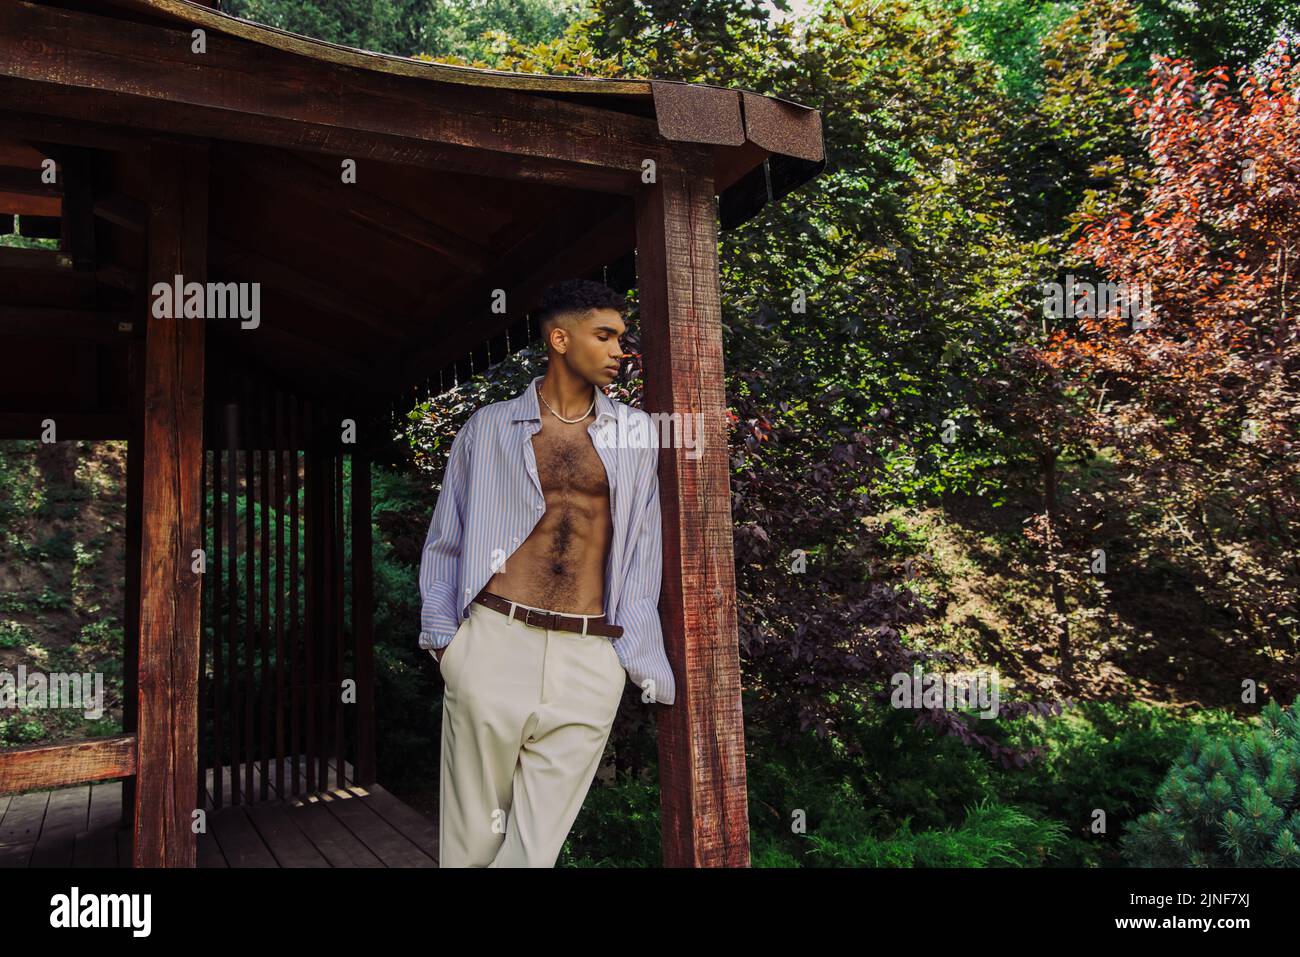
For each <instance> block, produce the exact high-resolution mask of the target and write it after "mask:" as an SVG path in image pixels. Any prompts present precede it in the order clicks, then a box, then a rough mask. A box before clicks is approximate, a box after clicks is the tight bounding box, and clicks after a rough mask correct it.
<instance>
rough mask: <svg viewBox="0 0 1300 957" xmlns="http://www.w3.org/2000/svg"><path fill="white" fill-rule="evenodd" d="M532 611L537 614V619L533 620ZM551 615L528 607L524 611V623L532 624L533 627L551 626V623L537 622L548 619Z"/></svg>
mask: <svg viewBox="0 0 1300 957" xmlns="http://www.w3.org/2000/svg"><path fill="white" fill-rule="evenodd" d="M534 613H535V614H536V615H537V619H538V620H537V621H536V622H535V621H533V615H534ZM552 617H553V616H552V615H551V614H550V613H549V612H545V611H537V609H535V608H529V609H527V610H526V611H525V612H524V624H525V625H532V626H534V627H535V628H553V627H554V626H553V625H551V624H539V622H546V621H549V619H550V618H552Z"/></svg>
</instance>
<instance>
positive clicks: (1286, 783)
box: [1121, 697, 1300, 867]
mask: <svg viewBox="0 0 1300 957" xmlns="http://www.w3.org/2000/svg"><path fill="white" fill-rule="evenodd" d="M1297 712H1300V697H1298V698H1297V699H1296V701H1295V702H1294V703H1293V704H1292V706H1291V709H1290V711H1284V710H1283V709H1282V708H1281V707H1279V706H1278V704H1277V702H1276V701H1271V702H1269V704H1268V706H1267V707H1265V708H1264V710H1263V712H1262V713H1261V715H1260V721H1259V724H1258V726H1256V727H1254V728H1252V729H1251V730H1249V731H1248V732H1246V733H1245V734H1241V735H1238V736H1236V737H1223V736H1220V737H1212V736H1211V735H1209V734H1207V733H1206V732H1205V731H1203V730H1201V729H1199V728H1198V729H1197V730H1196V731H1195V732H1194V733H1193V734H1192V736H1191V739H1190V740H1189V741H1188V743H1187V747H1186V748H1185V749H1184V751H1183V755H1182V757H1181V759H1180V760H1179V761H1178V763H1177V764H1175V766H1174V767H1173V768H1172V769H1171V770H1170V771H1169V774H1168V776H1166V778H1165V780H1164V783H1162V784H1161V785H1160V788H1159V789H1158V790H1157V792H1156V805H1157V806H1156V810H1154V811H1151V812H1148V813H1146V814H1143V815H1142V816H1141V817H1140V818H1138V820H1137V821H1136V822H1135V823H1134V824H1133V825H1132V826H1131V827H1130V828H1128V829H1126V833H1125V835H1124V837H1123V839H1122V841H1121V844H1122V846H1123V848H1124V854H1125V857H1126V858H1127V859H1128V860H1129V861H1130V863H1133V864H1135V865H1137V866H1141V867H1300V802H1298V801H1297V792H1298V791H1300V714H1298V713H1297Z"/></svg>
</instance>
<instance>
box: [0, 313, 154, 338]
mask: <svg viewBox="0 0 1300 957" xmlns="http://www.w3.org/2000/svg"><path fill="white" fill-rule="evenodd" d="M137 319H138V317H137V316H134V315H132V314H131V313H127V312H105V311H96V310H93V309H58V308H50V309H46V308H42V307H40V306H4V305H0V335H5V336H34V337H37V338H51V339H80V340H82V341H85V342H118V341H121V340H123V339H128V338H130V337H131V335H132V334H133V333H135V332H137V331H139V330H142V329H143V325H142V324H139V323H137V321H136V320H137Z"/></svg>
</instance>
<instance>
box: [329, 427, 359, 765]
mask: <svg viewBox="0 0 1300 957" xmlns="http://www.w3.org/2000/svg"><path fill="white" fill-rule="evenodd" d="M334 501H335V504H334V553H335V561H334V588H333V592H334V603H335V606H336V607H335V615H334V634H335V642H334V649H335V659H334V686H333V688H332V689H331V691H330V695H331V697H332V698H333V701H334V753H335V755H336V757H337V760H336V761H335V764H334V782H335V786H336V787H339V788H342V787H343V786H344V780H343V767H344V760H345V759H346V754H345V753H344V751H345V749H346V745H347V738H346V736H345V735H344V733H343V730H344V729H343V722H344V712H345V711H346V710H347V709H345V708H344V707H343V678H344V675H345V671H344V668H345V667H346V663H345V658H346V649H345V647H344V645H345V643H346V639H347V632H346V631H345V630H344V622H343V616H344V607H343V606H344V604H345V603H344V601H343V559H344V556H345V555H346V554H347V552H346V549H345V545H346V541H345V532H346V529H347V526H346V525H344V524H343V452H342V449H341V448H340V450H339V452H338V453H337V454H335V456H334ZM352 710H353V712H354V713H355V711H356V705H353V706H352Z"/></svg>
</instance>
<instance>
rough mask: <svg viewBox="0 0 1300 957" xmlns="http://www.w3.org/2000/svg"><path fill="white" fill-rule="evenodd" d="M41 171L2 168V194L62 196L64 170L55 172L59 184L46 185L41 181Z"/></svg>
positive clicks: (0, 185)
mask: <svg viewBox="0 0 1300 957" xmlns="http://www.w3.org/2000/svg"><path fill="white" fill-rule="evenodd" d="M41 172H42V171H41V170H40V169H29V168H27V167H25V166H0V192H4V193H21V194H23V195H25V196H56V197H57V196H62V195H63V181H62V176H61V175H60V174H61V173H62V170H58V169H56V170H55V175H56V176H59V182H56V183H46V182H43V181H42V180H41Z"/></svg>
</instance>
